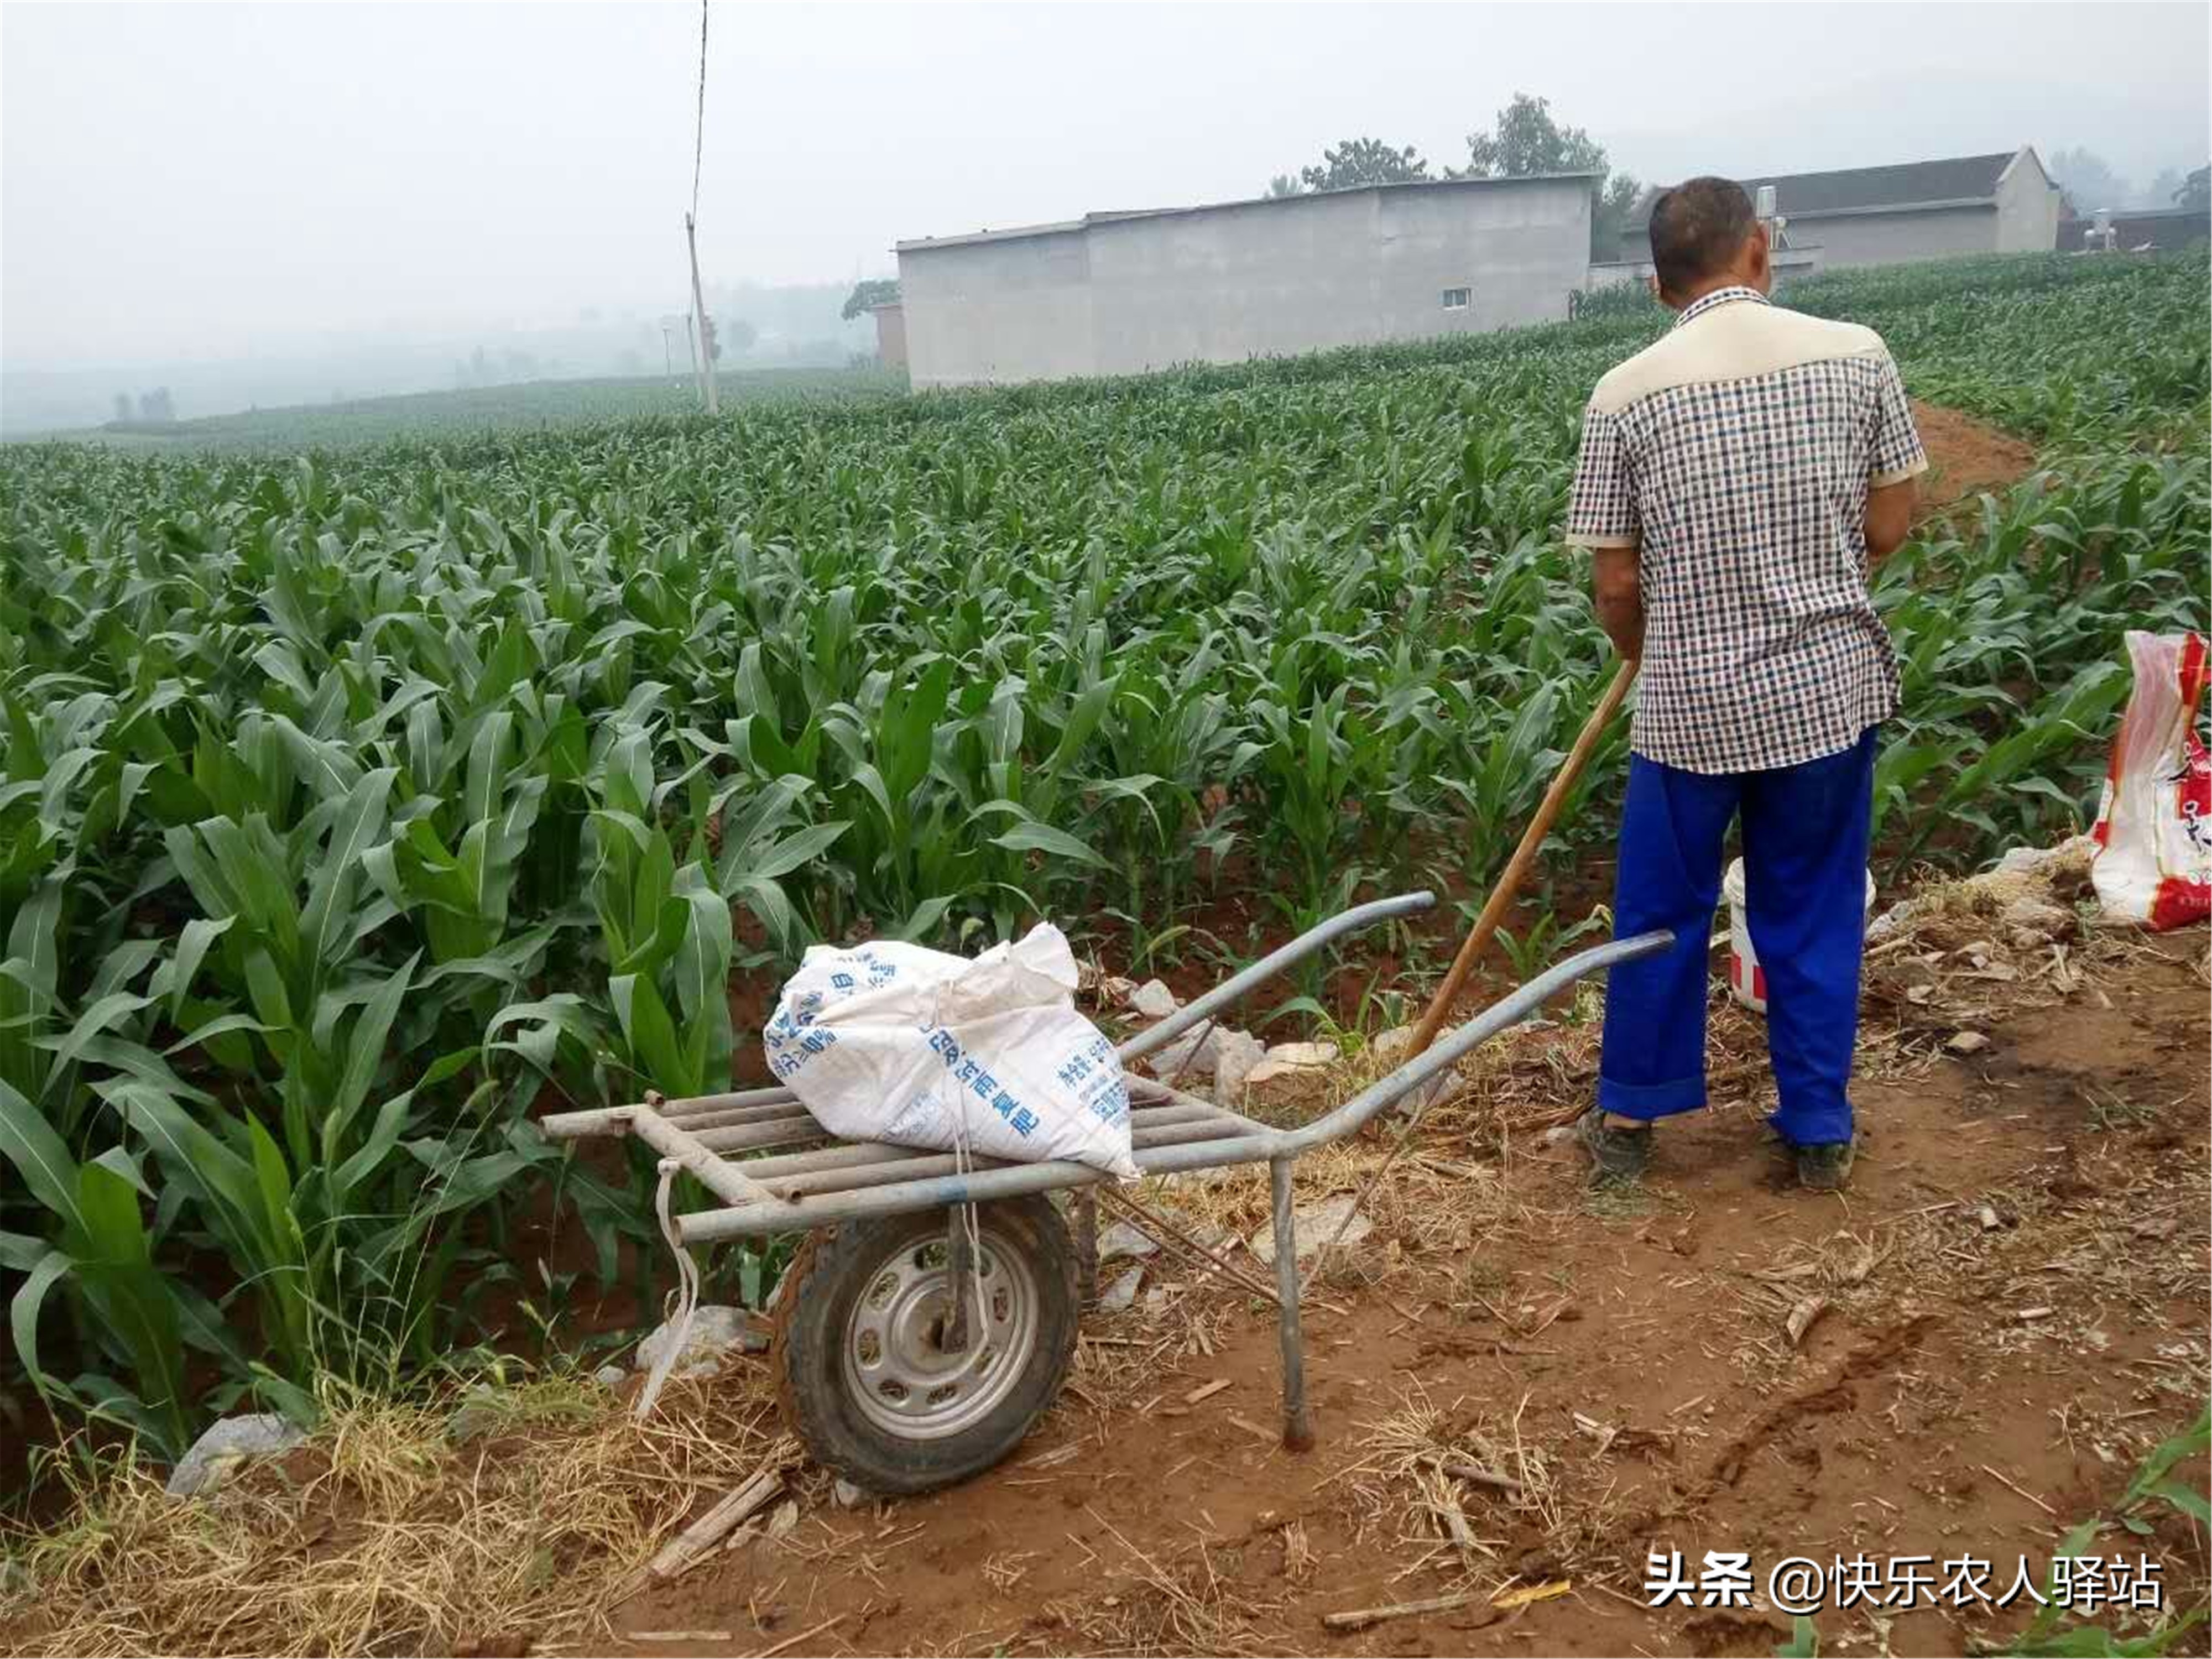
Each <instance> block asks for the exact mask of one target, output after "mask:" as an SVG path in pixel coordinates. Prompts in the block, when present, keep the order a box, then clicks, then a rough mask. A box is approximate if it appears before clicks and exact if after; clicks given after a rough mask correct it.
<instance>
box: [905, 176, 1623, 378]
mask: <svg viewBox="0 0 2212 1659" xmlns="http://www.w3.org/2000/svg"><path fill="white" fill-rule="evenodd" d="M1590 185H1591V179H1590V177H1589V175H1588V174H1586V173H1567V174H1558V175H1553V176H1549V177H1545V178H1538V179H1450V180H1440V181H1437V182H1423V183H1417V184H1404V185H1370V186H1369V187H1367V188H1364V189H1360V190H1345V191H1324V192H1321V193H1319V194H1313V195H1304V196H1289V197H1263V198H1261V199H1259V200H1255V201H1247V202H1230V203H1225V204H1221V205H1218V206H1213V207H1194V208H1167V209H1160V210H1149V211H1140V212H1130V213H1093V214H1088V215H1086V216H1084V217H1083V218H1081V219H1073V220H1067V221H1065V222H1060V223H1057V224H1046V225H1030V226H1026V227H1024V228H1020V229H1018V230H986V231H980V232H978V233H976V234H974V235H969V236H939V237H926V238H923V239H921V240H915V241H906V242H901V243H900V244H899V245H898V247H897V252H898V262H899V296H900V300H901V301H902V305H903V307H904V309H905V321H906V332H907V352H908V370H909V374H910V378H911V380H912V381H913V384H914V385H915V387H916V388H917V389H921V388H925V387H931V386H979V385H993V384H996V385H1004V384H1008V383H1012V382H1016V381H1023V380H1063V379H1068V378H1072V377H1075V376H1081V375H1094V374H1142V373H1144V372H1146V370H1150V369H1161V368H1173V367H1175V366H1176V365H1178V364H1183V363H1194V362H1211V363H1225V362H1243V361H1244V360H1245V359H1247V358H1250V357H1261V356H1278V355H1288V354H1290V353H1294V352H1301V351H1313V350H1317V349H1322V348H1325V347H1328V346H1343V345H1366V344H1371V343H1375V342H1377V341H1382V340H1417V339H1423V338H1426V337H1431V336H1433V335H1438V334H1452V333H1462V332H1468V331H1478V330H1485V329H1494V328H1501V327H1504V326H1506V325H1510V324H1516V323H1539V322H1550V321H1554V320H1557V319H1562V318H1564V317H1565V315H1566V314H1567V296H1568V295H1569V294H1570V293H1571V292H1572V291H1573V290H1575V289H1578V288H1580V287H1582V286H1583V283H1584V281H1585V280H1586V276H1587V272H1588V269H1589V211H1590Z"/></svg>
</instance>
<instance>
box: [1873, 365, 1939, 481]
mask: <svg viewBox="0 0 2212 1659" xmlns="http://www.w3.org/2000/svg"><path fill="white" fill-rule="evenodd" d="M1927 470H1928V452H1927V451H1926V450H1924V449H1923V448H1922V447H1920V429H1919V428H1917V427H1916V426H1914V425H1913V423H1912V405H1911V404H1910V403H1908V402H1906V401H1905V381H1904V379H1903V377H1901V376H1900V375H1899V374H1898V372H1897V364H1896V363H1895V362H1893V360H1892V359H1891V358H1890V357H1889V356H1887V355H1885V356H1883V357H1882V360H1881V372H1880V374H1879V375H1878V377H1877V379H1876V380H1875V398H1874V429H1873V431H1872V433H1871V434H1870V435H1869V438H1868V442H1867V472H1868V480H1867V481H1868V482H1869V483H1871V484H1873V485H1874V486H1875V488H1877V489H1879V488H1881V486H1883V485H1885V484H1893V483H1904V482H1905V479H1907V478H1910V477H1913V476H1914V475H1916V474H1917V473H1922V472H1925V471H1927Z"/></svg>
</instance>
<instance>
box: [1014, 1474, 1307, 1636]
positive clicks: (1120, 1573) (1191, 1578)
mask: <svg viewBox="0 0 2212 1659" xmlns="http://www.w3.org/2000/svg"><path fill="white" fill-rule="evenodd" d="M1086 1508H1088V1506H1086ZM1088 1512H1089V1513H1090V1515H1091V1518H1092V1519H1094V1520H1096V1521H1097V1522H1098V1523H1099V1524H1100V1525H1101V1526H1102V1527H1103V1528H1105V1529H1106V1532H1107V1534H1109V1537H1110V1538H1111V1539H1112V1540H1113V1542H1114V1544H1115V1546H1117V1547H1118V1550H1119V1553H1120V1555H1121V1560H1119V1561H1109V1560H1106V1559H1101V1560H1100V1562H1099V1563H1098V1567H1099V1571H1100V1576H1101V1578H1102V1580H1103V1582H1104V1583H1106V1584H1107V1585H1108V1586H1109V1588H1108V1589H1106V1591H1105V1593H1103V1594H1102V1595H1097V1596H1095V1597H1086V1598H1085V1599H1084V1600H1082V1601H1058V1602H1054V1603H1052V1604H1050V1605H1049V1606H1048V1607H1047V1608H1046V1609H1045V1612H1046V1615H1047V1617H1048V1619H1050V1620H1053V1621H1054V1622H1056V1623H1057V1624H1059V1625H1060V1626H1062V1627H1064V1628H1065V1629H1066V1630H1067V1631H1069V1632H1073V1634H1074V1635H1075V1636H1077V1637H1078V1638H1080V1639H1079V1646H1078V1648H1077V1651H1079V1652H1083V1653H1091V1654H1098V1655H1102V1656H1104V1655H1130V1656H1151V1655H1157V1654H1182V1653H1212V1654H1225V1655H1227V1654H1234V1655H1243V1654H1259V1653H1264V1652H1267V1651H1270V1650H1272V1649H1271V1644H1269V1643H1267V1640H1266V1639H1265V1638H1264V1637H1263V1636H1262V1634H1261V1626H1262V1625H1263V1623H1264V1622H1265V1621H1267V1620H1273V1618H1275V1617H1276V1616H1277V1615H1278V1614H1279V1613H1281V1612H1282V1610H1283V1608H1284V1607H1285V1605H1286V1604H1285V1602H1284V1601H1283V1600H1282V1599H1281V1598H1279V1597H1273V1596H1267V1595H1260V1594H1258V1593H1257V1592H1255V1590H1254V1589H1251V1587H1249V1586H1248V1585H1246V1584H1244V1583H1242V1577H1243V1571H1244V1567H1245V1562H1244V1559H1243V1552H1242V1551H1241V1550H1239V1549H1238V1548H1237V1547H1234V1546H1228V1545H1222V1544H1215V1543H1208V1542H1206V1541H1202V1540H1201V1541H1199V1542H1196V1543H1194V1544H1192V1545H1190V1546H1188V1547H1186V1548H1184V1549H1183V1550H1182V1551H1181V1552H1179V1553H1175V1554H1172V1555H1169V1554H1166V1553H1164V1552H1163V1553H1152V1552H1151V1551H1147V1550H1146V1549H1144V1548H1143V1547H1140V1546H1139V1545H1138V1544H1136V1543H1135V1542H1133V1541H1132V1540H1131V1539H1130V1538H1129V1536H1128V1534H1126V1533H1124V1532H1122V1531H1121V1528H1118V1527H1116V1526H1115V1525H1114V1523H1113V1522H1110V1521H1109V1520H1107V1519H1106V1517H1105V1516H1103V1515H1101V1514H1099V1512H1098V1511H1097V1510H1095V1509H1091V1510H1089V1511H1088ZM1288 1547H1289V1546H1288V1543H1287V1541H1286V1542H1285V1549H1286V1550H1287V1548H1288Z"/></svg>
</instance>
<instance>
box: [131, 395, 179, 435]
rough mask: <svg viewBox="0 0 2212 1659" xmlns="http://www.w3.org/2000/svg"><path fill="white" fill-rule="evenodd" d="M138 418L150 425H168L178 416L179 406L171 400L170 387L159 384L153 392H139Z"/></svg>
mask: <svg viewBox="0 0 2212 1659" xmlns="http://www.w3.org/2000/svg"><path fill="white" fill-rule="evenodd" d="M138 418H139V419H140V420H142V421H144V422H147V423H148V424H149V425H157V426H167V425H168V424H169V423H170V422H172V421H173V420H175V419H176V418H177V407H176V405H175V404H173V403H172V402H171V401H170V400H169V388H168V387H167V386H155V388H154V389H153V390H152V391H151V392H140V393H139V394H138Z"/></svg>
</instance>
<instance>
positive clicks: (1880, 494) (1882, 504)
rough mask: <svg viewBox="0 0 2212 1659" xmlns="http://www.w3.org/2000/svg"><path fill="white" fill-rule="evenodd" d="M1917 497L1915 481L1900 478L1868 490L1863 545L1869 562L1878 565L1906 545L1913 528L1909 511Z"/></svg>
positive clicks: (1917, 488)
mask: <svg viewBox="0 0 2212 1659" xmlns="http://www.w3.org/2000/svg"><path fill="white" fill-rule="evenodd" d="M1919 494H1920V486H1919V483H1918V481H1917V479H1914V478H1900V479H1899V481H1898V482H1897V483H1893V484H1881V485H1879V486H1877V487H1875V488H1874V489H1869V490H1868V491H1867V504H1866V544H1867V558H1868V560H1869V562H1871V563H1874V564H1880V563H1881V562H1882V561H1883V560H1884V559H1886V558H1887V557H1888V556H1890V555H1891V554H1893V553H1894V552H1896V551H1897V550H1898V549H1899V548H1900V547H1902V546H1904V545H1905V537H1906V536H1907V535H1908V534H1910V533H1911V529H1912V509H1913V507H1914V506H1915V504H1916V501H1917V497H1918V495H1919Z"/></svg>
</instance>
